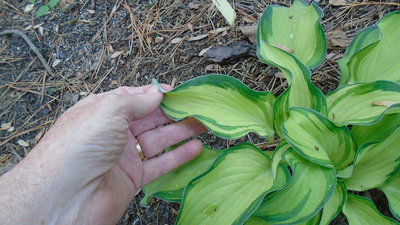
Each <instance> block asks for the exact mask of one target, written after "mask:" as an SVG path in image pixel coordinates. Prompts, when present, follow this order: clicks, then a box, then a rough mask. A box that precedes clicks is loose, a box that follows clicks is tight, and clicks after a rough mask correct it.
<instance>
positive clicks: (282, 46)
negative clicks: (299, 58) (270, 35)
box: [272, 44, 293, 53]
mask: <svg viewBox="0 0 400 225" xmlns="http://www.w3.org/2000/svg"><path fill="white" fill-rule="evenodd" d="M272 46H274V47H277V48H279V49H282V50H283V51H285V52H289V53H293V50H292V49H290V48H288V47H286V46H285V45H283V44H273V45H272Z"/></svg>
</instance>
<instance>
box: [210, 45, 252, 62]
mask: <svg viewBox="0 0 400 225" xmlns="http://www.w3.org/2000/svg"><path fill="white" fill-rule="evenodd" d="M206 55H207V56H208V60H210V61H212V62H217V63H229V62H233V61H236V60H239V59H240V58H241V57H243V56H250V55H255V47H254V46H253V45H250V44H248V43H247V42H244V41H239V42H236V43H234V44H232V45H230V46H227V45H224V46H220V47H213V48H211V49H209V50H208V51H207V52H206Z"/></svg>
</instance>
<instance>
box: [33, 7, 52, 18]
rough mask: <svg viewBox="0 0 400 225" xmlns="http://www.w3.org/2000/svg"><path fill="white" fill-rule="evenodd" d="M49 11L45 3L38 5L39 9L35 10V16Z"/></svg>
mask: <svg viewBox="0 0 400 225" xmlns="http://www.w3.org/2000/svg"><path fill="white" fill-rule="evenodd" d="M49 11H50V8H49V7H48V6H47V5H42V6H40V8H39V10H38V11H37V12H36V17H41V16H44V15H46V14H47V13H48V12H49Z"/></svg>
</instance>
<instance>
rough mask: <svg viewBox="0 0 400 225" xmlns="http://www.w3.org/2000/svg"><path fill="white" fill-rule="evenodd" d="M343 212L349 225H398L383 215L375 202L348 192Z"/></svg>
mask: <svg viewBox="0 0 400 225" xmlns="http://www.w3.org/2000/svg"><path fill="white" fill-rule="evenodd" d="M343 213H344V215H345V216H346V218H347V221H348V222H349V225H366V224H374V225H375V224H376V225H378V224H379V225H398V224H399V223H397V222H396V221H394V220H392V219H390V218H388V217H386V216H384V215H382V214H381V213H380V212H379V211H378V210H377V209H376V206H375V205H374V203H373V202H372V201H371V200H370V199H368V198H364V197H361V196H357V195H353V194H348V195H347V200H346V203H345V204H344V206H343Z"/></svg>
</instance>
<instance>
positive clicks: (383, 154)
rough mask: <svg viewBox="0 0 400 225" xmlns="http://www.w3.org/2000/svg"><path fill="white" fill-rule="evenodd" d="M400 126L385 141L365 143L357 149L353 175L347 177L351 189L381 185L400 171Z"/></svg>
mask: <svg viewBox="0 0 400 225" xmlns="http://www.w3.org/2000/svg"><path fill="white" fill-rule="evenodd" d="M399 146H400V127H398V128H397V129H396V130H395V131H394V132H393V133H392V134H391V135H390V136H389V137H387V139H386V140H385V141H382V142H379V143H372V144H365V145H363V146H361V147H360V149H359V150H358V151H357V154H356V157H355V162H354V170H353V175H352V176H351V177H350V178H348V179H345V183H346V186H347V188H348V189H349V190H354V191H364V190H368V189H371V188H375V187H379V186H381V185H383V184H384V183H385V182H386V181H387V180H389V179H390V178H391V177H392V176H393V174H395V173H396V172H399V171H400V151H399Z"/></svg>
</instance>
